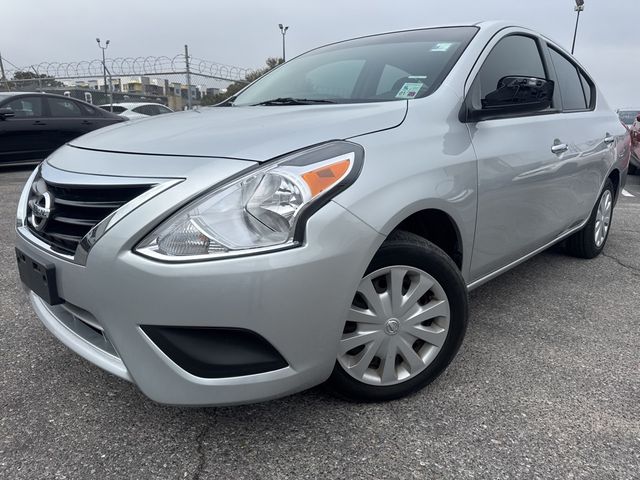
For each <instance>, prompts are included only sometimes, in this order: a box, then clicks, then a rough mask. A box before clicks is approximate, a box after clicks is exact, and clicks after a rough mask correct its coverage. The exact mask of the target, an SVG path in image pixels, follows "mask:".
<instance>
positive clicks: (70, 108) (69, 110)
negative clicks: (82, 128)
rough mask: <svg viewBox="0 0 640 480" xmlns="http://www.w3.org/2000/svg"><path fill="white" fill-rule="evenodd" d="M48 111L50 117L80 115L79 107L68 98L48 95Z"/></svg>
mask: <svg viewBox="0 0 640 480" xmlns="http://www.w3.org/2000/svg"><path fill="white" fill-rule="evenodd" d="M47 101H48V102H49V112H50V113H51V116H52V117H81V116H82V113H81V112H80V107H79V106H78V104H77V103H76V102H74V101H73V100H70V99H68V98H54V97H48V98H47Z"/></svg>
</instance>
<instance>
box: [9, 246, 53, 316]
mask: <svg viewBox="0 0 640 480" xmlns="http://www.w3.org/2000/svg"><path fill="white" fill-rule="evenodd" d="M16 259H17V260H18V272H19V273H20V279H21V280H22V282H23V283H24V284H25V285H26V286H27V287H29V289H30V290H32V291H33V292H34V293H35V294H36V295H38V296H39V297H40V298H42V299H43V300H44V301H45V302H47V303H48V304H49V305H58V304H60V303H63V302H64V300H62V299H61V298H60V296H59V295H58V285H57V283H56V267H55V265H53V264H48V265H45V264H43V263H41V262H38V261H36V260H34V259H33V258H31V257H30V256H29V255H27V254H26V253H24V252H22V251H21V250H19V249H17V248H16Z"/></svg>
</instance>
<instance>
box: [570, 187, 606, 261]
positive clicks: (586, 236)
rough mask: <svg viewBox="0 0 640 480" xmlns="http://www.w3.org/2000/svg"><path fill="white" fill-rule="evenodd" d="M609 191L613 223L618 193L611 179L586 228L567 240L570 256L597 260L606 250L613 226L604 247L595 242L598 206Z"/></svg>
mask: <svg viewBox="0 0 640 480" xmlns="http://www.w3.org/2000/svg"><path fill="white" fill-rule="evenodd" d="M607 191H608V192H609V193H610V194H611V198H612V201H613V204H612V206H611V221H613V210H614V208H613V207H614V205H615V194H616V192H615V188H614V187H613V183H612V182H611V180H610V179H608V180H607V181H606V183H605V184H604V188H603V189H602V192H601V193H600V195H599V196H598V201H597V202H596V204H595V205H594V207H593V210H592V211H591V216H590V217H589V221H588V222H587V224H586V225H585V226H584V227H582V229H581V230H580V231H578V232H576V233H574V234H573V235H572V236H570V237H569V238H568V239H567V242H566V244H565V245H566V246H565V249H566V252H567V253H568V254H569V255H571V256H574V257H578V258H586V259H591V258H595V257H597V256H598V255H600V253H601V252H602V250H603V249H604V246H605V245H606V244H607V239H608V238H609V232H610V231H611V224H610V225H609V230H608V231H607V234H606V237H605V239H604V241H603V242H602V245H600V246H597V245H596V240H595V228H596V214H597V211H598V206H599V205H600V200H601V199H602V196H603V195H604V194H605V192H607Z"/></svg>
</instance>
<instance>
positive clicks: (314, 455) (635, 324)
mask: <svg viewBox="0 0 640 480" xmlns="http://www.w3.org/2000/svg"><path fill="white" fill-rule="evenodd" d="M26 176H27V174H26V173H25V172H20V171H9V172H6V171H5V172H4V173H3V172H0V199H1V202H0V292H1V294H0V362H1V363H0V367H1V368H0V478H3V479H5V478H6V479H30V480H34V479H41V478H47V479H86V478H98V479H127V478H131V479H143V478H145V479H146V478H154V479H165V478H166V479H176V478H195V479H197V478H199V479H205V478H206V479H209V478H220V479H236V478H242V479H244V478H246V479H253V478H261V479H262V478H265V479H271V478H296V479H302V478H309V479H316V478H319V479H324V478H372V479H373V478H380V479H392V478H400V479H409V478H422V479H425V478H451V479H465V478H482V479H485V478H491V479H502V478H527V479H528V478H545V479H547V478H562V479H567V478H585V479H608V478H616V479H618V478H620V479H631V478H640V418H639V417H640V354H639V347H640V255H639V253H640V185H639V184H636V185H630V186H628V188H627V190H628V191H629V192H630V193H631V194H633V195H636V196H635V197H624V198H623V199H622V201H621V203H620V204H619V205H618V207H617V210H616V214H615V216H614V224H613V230H612V233H611V237H610V238H609V243H608V245H607V247H606V250H605V255H604V256H601V257H599V258H598V259H596V260H593V261H581V260H577V259H573V258H568V257H565V256H563V255H562V254H561V252H559V251H557V250H556V251H550V252H547V253H545V254H542V255H540V256H538V257H537V258H535V259H533V260H531V261H529V262H527V263H526V264H524V265H522V266H520V267H518V268H516V269H515V270H512V271H511V272H510V273H508V274H506V275H504V276H502V277H501V278H499V279H497V280H495V281H493V282H491V283H489V284H487V285H485V286H484V287H482V288H480V289H478V290H476V291H475V292H473V294H472V295H471V315H472V317H471V325H470V328H469V331H468V334H467V338H466V340H465V343H464V345H463V347H462V350H461V352H460V354H459V356H458V358H457V359H456V360H455V361H454V363H453V364H452V365H451V367H450V368H449V369H448V370H447V372H446V373H445V374H444V375H443V376H442V377H441V378H440V379H439V380H438V381H436V382H435V383H434V384H433V385H431V386H430V387H429V388H428V389H427V390H425V391H423V392H421V393H419V394H417V395H415V396H413V397H411V398H408V399H405V400H401V401H396V402H393V403H387V404H379V405H357V404H349V403H344V402H341V401H338V400H335V399H333V398H331V397H330V396H328V395H327V394H326V393H324V392H323V390H322V389H316V390H313V391H310V392H306V393H302V394H299V395H296V396H293V397H290V398H286V399H283V400H278V401H273V402H269V403H265V404H259V405H251V406H245V407H236V408H218V409H213V408H210V409H180V408H169V407H163V406H159V405H157V404H155V403H153V402H151V401H149V400H147V399H146V398H145V397H144V396H142V394H140V393H139V392H138V391H137V390H136V388H135V387H134V386H133V385H130V384H129V383H127V382H125V381H121V380H119V379H117V378H115V377H113V376H110V375H109V374H106V373H104V372H102V371H101V370H99V369H98V368H96V367H94V366H92V365H91V364H89V363H88V362H86V361H84V360H83V359H81V358H80V357H78V356H76V355H75V354H74V353H72V352H70V351H69V350H67V349H66V348H65V347H63V346H62V345H61V344H60V343H59V342H58V341H57V340H55V339H54V338H53V337H52V336H51V335H50V334H49V333H48V332H47V331H46V330H45V328H44V327H43V326H42V325H40V324H39V322H38V320H37V319H36V317H35V315H34V314H33V313H32V312H31V310H30V308H29V307H28V305H27V301H26V298H25V296H24V294H23V293H22V290H21V288H20V287H19V286H18V281H17V273H16V268H15V266H14V258H13V257H14V254H13V236H14V233H13V223H14V210H15V204H16V202H17V198H18V193H19V190H20V188H21V186H22V182H23V181H24V179H25V178H26ZM635 181H636V182H637V183H640V182H638V181H637V179H636V180H635Z"/></svg>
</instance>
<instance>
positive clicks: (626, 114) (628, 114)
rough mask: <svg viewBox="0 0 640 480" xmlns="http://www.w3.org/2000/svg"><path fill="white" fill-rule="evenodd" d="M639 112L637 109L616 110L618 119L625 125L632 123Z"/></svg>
mask: <svg viewBox="0 0 640 480" xmlns="http://www.w3.org/2000/svg"><path fill="white" fill-rule="evenodd" d="M639 113H640V111H638V110H623V111H621V112H618V116H619V117H620V121H621V122H622V123H624V124H625V125H633V122H635V121H636V117H637V116H638V114H639Z"/></svg>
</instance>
